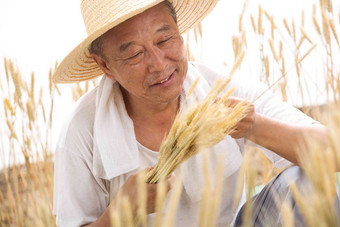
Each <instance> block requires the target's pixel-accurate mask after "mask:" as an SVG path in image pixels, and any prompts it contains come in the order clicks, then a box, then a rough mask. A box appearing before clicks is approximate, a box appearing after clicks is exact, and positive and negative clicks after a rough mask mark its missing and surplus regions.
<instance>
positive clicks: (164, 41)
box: [157, 37, 171, 45]
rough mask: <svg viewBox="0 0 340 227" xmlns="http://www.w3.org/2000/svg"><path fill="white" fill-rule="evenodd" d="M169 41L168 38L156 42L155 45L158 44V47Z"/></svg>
mask: <svg viewBox="0 0 340 227" xmlns="http://www.w3.org/2000/svg"><path fill="white" fill-rule="evenodd" d="M170 39H171V37H170V38H167V39H164V40H162V41H160V42H158V43H157V44H158V45H161V44H163V43H166V42H167V41H169V40H170Z"/></svg>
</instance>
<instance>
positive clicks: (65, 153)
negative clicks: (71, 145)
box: [53, 148, 109, 226]
mask: <svg viewBox="0 0 340 227" xmlns="http://www.w3.org/2000/svg"><path fill="white" fill-rule="evenodd" d="M54 165H55V168H54V169H55V174H54V207H53V213H54V214H55V215H56V223H57V226H81V225H84V224H87V223H91V222H94V221H96V220H97V219H98V218H99V217H100V216H101V215H102V213H103V212H104V211H105V209H106V207H107V203H108V202H107V201H108V199H109V193H108V191H107V189H106V187H105V183H104V181H103V180H102V179H98V178H96V177H95V176H93V174H92V173H91V171H90V166H89V165H88V163H87V162H86V161H85V159H83V158H82V157H80V156H78V155H77V154H76V153H73V152H72V151H70V150H67V149H66V148H57V150H56V153H55V164H54Z"/></svg>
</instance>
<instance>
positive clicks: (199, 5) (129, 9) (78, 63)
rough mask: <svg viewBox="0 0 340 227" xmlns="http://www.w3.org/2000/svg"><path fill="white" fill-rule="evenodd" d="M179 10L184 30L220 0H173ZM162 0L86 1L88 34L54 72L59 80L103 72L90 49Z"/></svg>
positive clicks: (83, 6) (75, 79) (69, 80)
mask: <svg viewBox="0 0 340 227" xmlns="http://www.w3.org/2000/svg"><path fill="white" fill-rule="evenodd" d="M169 1H170V2H171V3H172V4H173V6H174V9H175V11H176V13H177V24H178V28H179V31H180V33H184V32H186V31H187V30H189V29H190V28H192V27H193V26H194V25H196V24H197V23H198V22H200V21H201V20H202V19H203V18H204V17H205V16H206V15H207V14H208V13H209V12H210V11H211V10H212V9H213V8H214V6H215V5H216V3H217V1H218V0H169ZM160 2H162V0H82V1H81V12H82V14H83V19H84V23H85V27H86V30H87V33H88V37H87V38H86V39H85V40H83V41H82V42H81V43H80V44H79V45H78V46H77V47H76V48H74V49H73V50H72V52H71V53H70V54H68V55H67V56H66V57H65V58H64V60H63V61H62V62H61V64H60V65H59V66H58V68H57V70H56V72H55V73H54V75H53V81H54V82H55V83H72V82H80V81H84V80H89V79H94V78H96V77H98V76H101V75H103V72H102V71H101V69H100V68H99V67H98V65H97V64H96V62H95V61H94V60H93V58H92V57H91V55H90V52H89V50H88V48H89V46H90V44H91V43H92V42H93V41H94V40H95V39H97V38H98V37H99V36H101V35H102V34H104V33H105V32H107V31H108V30H110V29H111V28H113V27H115V26H117V25H118V24H120V23H122V22H124V21H126V20H127V19H129V18H131V17H133V16H135V15H137V14H139V13H141V12H143V11H145V10H147V9H149V8H151V7H153V6H155V5H157V4H158V3H160Z"/></svg>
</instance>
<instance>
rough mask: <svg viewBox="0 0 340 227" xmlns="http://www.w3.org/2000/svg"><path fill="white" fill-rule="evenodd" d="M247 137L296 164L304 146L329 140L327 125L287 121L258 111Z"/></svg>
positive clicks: (321, 143) (324, 142)
mask: <svg viewBox="0 0 340 227" xmlns="http://www.w3.org/2000/svg"><path fill="white" fill-rule="evenodd" d="M247 138H248V139H250V140H252V141H253V142H255V143H256V144H259V145H261V146H262V147H265V148H267V149H269V150H271V151H273V152H275V153H276V154H278V155H280V156H281V157H283V158H285V159H287V160H289V161H291V162H293V163H295V164H299V163H298V160H299V157H298V152H299V151H300V150H299V149H301V148H302V146H305V145H307V144H308V142H310V141H313V142H318V143H320V145H323V146H326V141H327V140H328V137H327V130H326V127H325V126H323V125H321V124H293V123H287V122H283V121H280V120H277V119H273V118H270V117H266V116H264V115H261V114H258V113H256V114H255V117H254V122H253V126H252V130H251V131H250V133H249V134H248V135H247Z"/></svg>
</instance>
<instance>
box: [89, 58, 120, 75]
mask: <svg viewBox="0 0 340 227" xmlns="http://www.w3.org/2000/svg"><path fill="white" fill-rule="evenodd" d="M91 56H92V58H93V59H94V61H95V62H96V63H97V65H98V66H99V68H100V69H101V70H102V71H103V72H104V74H105V75H106V76H107V77H109V78H110V79H113V80H114V79H115V77H114V76H113V74H112V71H111V70H110V69H109V68H108V67H107V65H106V60H105V59H103V57H101V56H99V55H97V54H91Z"/></svg>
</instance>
